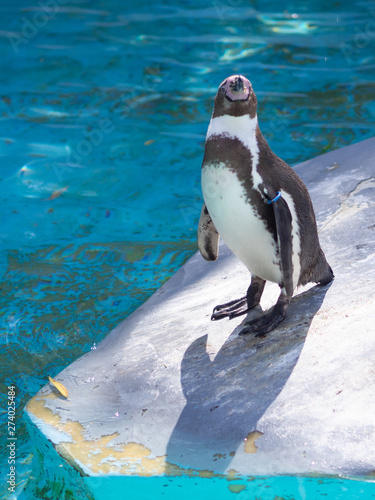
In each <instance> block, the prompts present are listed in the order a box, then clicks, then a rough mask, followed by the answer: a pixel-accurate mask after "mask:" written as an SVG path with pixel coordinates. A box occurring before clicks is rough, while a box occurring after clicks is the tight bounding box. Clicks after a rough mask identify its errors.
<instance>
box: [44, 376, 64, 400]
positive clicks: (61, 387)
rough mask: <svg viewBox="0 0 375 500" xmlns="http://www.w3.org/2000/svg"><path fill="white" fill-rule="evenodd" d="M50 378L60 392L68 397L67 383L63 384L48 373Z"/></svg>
mask: <svg viewBox="0 0 375 500" xmlns="http://www.w3.org/2000/svg"><path fill="white" fill-rule="evenodd" d="M48 379H49V381H50V382H51V384H52V385H54V386H55V387H56V389H57V390H58V391H59V393H60V394H62V395H63V396H64V398H67V397H68V390H67V388H66V387H65V385H63V384H62V383H61V382H58V381H57V380H54V379H53V378H52V377H50V376H49V375H48Z"/></svg>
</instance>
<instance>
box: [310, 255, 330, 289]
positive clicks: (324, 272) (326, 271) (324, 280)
mask: <svg viewBox="0 0 375 500" xmlns="http://www.w3.org/2000/svg"><path fill="white" fill-rule="evenodd" d="M334 277H335V275H334V274H333V271H332V268H331V266H330V265H329V264H328V262H327V259H326V257H325V255H324V253H323V250H321V251H320V255H319V259H318V263H317V265H316V267H315V269H314V273H313V276H312V280H311V281H314V282H315V283H319V285H322V286H323V285H328V283H331V281H332V280H333V278H334Z"/></svg>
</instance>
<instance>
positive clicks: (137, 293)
mask: <svg viewBox="0 0 375 500" xmlns="http://www.w3.org/2000/svg"><path fill="white" fill-rule="evenodd" d="M9 4H10V2H9V1H5V0H0V55H1V76H0V155H1V163H0V196H1V226H0V241H1V252H0V274H1V291H0V314H1V316H0V328H1V330H0V342H1V353H2V355H1V364H0V368H1V377H0V382H1V395H2V399H1V403H2V404H1V408H2V409H3V413H1V419H2V424H5V425H6V422H7V414H6V408H7V406H6V400H7V387H8V386H9V385H14V386H15V387H16V403H17V406H16V414H17V420H16V425H17V427H16V432H17V438H18V441H17V483H18V489H17V495H16V497H18V498H22V499H23V500H31V499H34V498H48V499H57V498H81V496H82V498H85V493H84V491H86V490H85V488H84V486H82V488H83V489H82V491H83V493H82V492H81V489H80V488H81V487H80V486H78V484H77V485H75V481H76V478H75V479H74V481H73V482H72V484H73V486H72V488H77V489H76V490H74V489H73V490H71V489H69V488H68V489H67V488H65V487H63V486H61V485H63V484H64V483H66V481H67V476H68V475H69V474H71V472H68V471H67V470H65V468H64V466H63V467H60V465H62V464H61V463H59V462H58V461H57V459H54V458H53V454H52V455H51V457H50V460H49V461H48V466H47V465H46V463H47V462H46V461H45V462H43V458H42V455H41V452H40V450H38V449H35V447H34V446H33V444H32V442H31V439H30V437H29V434H28V432H27V430H26V424H25V420H24V417H23V416H22V408H23V407H24V405H25V404H26V402H27V401H28V400H29V398H30V397H31V396H33V395H34V394H35V393H36V392H37V391H38V390H39V389H40V388H41V387H42V386H43V385H44V384H45V383H46V379H47V376H48V375H52V376H54V375H56V374H57V373H58V372H59V371H61V370H62V369H63V368H64V367H65V366H66V365H68V364H70V363H71V362H72V361H74V360H75V359H76V358H77V357H79V356H81V355H82V354H84V353H85V352H87V351H89V350H90V349H92V348H93V347H95V344H97V343H98V342H99V341H100V340H101V339H102V338H103V337H104V336H105V335H106V334H107V333H108V331H109V330H110V329H111V328H113V327H114V326H116V325H117V324H118V323H119V322H120V321H121V320H123V319H124V318H125V317H126V316H128V315H129V314H130V313H131V312H132V311H133V310H134V309H135V308H137V307H138V306H139V305H140V304H141V303H142V302H144V300H145V299H146V298H147V297H149V296H150V295H151V294H152V293H153V292H154V291H155V290H156V289H157V288H159V286H160V285H161V284H162V283H163V282H164V281H165V280H166V279H167V278H168V277H169V276H170V275H171V274H173V272H174V271H175V270H176V269H177V268H178V267H179V266H180V265H181V264H182V263H183V262H184V261H185V260H186V259H187V258H188V257H189V256H190V255H192V253H193V252H194V251H195V249H196V242H195V234H196V226H197V222H198V217H199V212H200V205H201V193H200V185H199V180H200V164H201V160H202V155H203V147H204V137H205V132H206V129H207V125H208V121H209V117H210V113H211V110H212V100H213V96H214V94H215V92H216V88H217V86H218V85H219V83H220V82H221V81H222V80H223V79H224V78H225V77H227V76H228V75H230V74H233V73H243V74H244V75H246V76H247V77H248V78H250V79H251V81H252V83H253V87H254V89H255V91H256V93H257V96H258V101H259V121H260V126H261V128H262V130H263V133H264V135H265V136H266V138H267V139H268V141H269V143H270V145H271V147H272V148H273V150H274V151H275V152H276V153H277V154H278V155H279V156H281V157H283V158H284V159H285V160H286V161H288V162H289V163H291V164H295V163H297V162H300V161H303V160H306V159H308V158H310V157H312V156H315V155H317V154H321V153H323V152H326V151H329V150H331V149H335V148H339V147H342V146H345V145H349V144H351V143H354V142H358V141H360V140H362V139H366V138H368V137H371V136H374V135H375V120H374V115H375V86H374V80H375V71H374V70H375V6H374V3H373V2H372V1H371V2H370V1H359V0H355V1H343V2H321V1H314V0H307V1H305V2H303V3H302V2H283V3H282V7H280V5H281V4H280V2H276V1H273V2H272V1H264V2H260V1H253V2H245V1H244V0H214V1H212V2H207V3H205V4H203V5H202V3H201V2H197V1H196V0H194V1H193V0H191V1H183V2H179V3H176V2H172V1H156V2H152V3H151V2H146V1H139V0H138V1H137V2H125V1H123V0H121V1H120V0H101V1H100V0H92V1H88V0H87V1H86V0H59V1H58V0H49V1H47V0H45V1H43V0H40V1H38V2H31V0H30V1H27V0H14V1H13V2H12V3H11V6H9ZM4 428H5V427H4ZM2 436H3V437H4V433H2ZM1 453H2V462H3V460H4V461H6V460H7V457H8V449H7V448H6V442H5V441H4V440H3V441H2V443H1ZM8 470H9V469H8V466H6V467H5V468H3V470H2V478H3V479H4V478H5V474H6V473H7V472H8ZM73 475H74V474H73ZM294 480H295V478H294V479H293V478H291V479H290V482H289V483H288V481H289V480H287V479H285V480H284V479H281V478H279V479H277V478H276V479H275V478H268V479H267V481H268V482H269V484H270V486H269V488H268V489H267V491H268V493H265V492H264V491H263V490H262V489H261V487H260V483H259V490H255V492H254V491H253V490H250V489H249V488H248V489H247V490H244V491H243V492H241V493H240V494H239V496H240V497H242V498H253V497H254V495H256V491H258V493H259V494H257V496H258V498H260V499H263V500H264V499H266V498H271V497H272V498H274V497H275V496H276V495H279V496H284V497H285V498H289V497H290V496H289V497H288V496H287V495H288V493H286V492H287V491H288V484H289V485H290V492H291V493H290V495H292V496H293V495H294V496H293V498H304V497H303V495H302V493H298V491H299V490H296V491H297V493H296V492H295V490H293V488H292V483H293V481H294ZM299 480H300V481H302V483H301V484H305V483H304V481H307V482H306V484H307V483H308V482H309V481H310V483H309V484H311V481H312V480H309V479H305V480H304V479H303V478H302V479H301V478H299ZM278 481H279V482H278ZM282 481H284V483H283V482H282ZM340 481H341V482H340ZM263 483H264V482H263ZM263 483H262V484H263ZM4 484H5V482H4V481H3V482H2V488H3V489H2V490H0V492H1V494H2V493H4V494H6V487H5V486H4ZM113 484H114V483H113ZM186 484H187V483H186ZM254 484H258V483H254ZM74 485H75V486H74ZM137 487H139V488H142V492H143V494H144V495H145V498H148V496H147V488H150V490H149V491H150V492H153V491H154V490H153V486H152V485H151V483H144V484H143V486H137ZM177 487H178V486H176V488H177ZM206 487H208V488H212V492H214V491H215V492H216V490H215V488H216V486H214V484H213V483H212V485H211V486H205V488H206ZM257 487H258V486H257ZM369 487H372V485H371V484H368V483H366V482H364V481H355V482H349V483H347V482H344V481H343V480H339V481H338V482H337V481H334V480H333V479H332V480H327V481H323V482H321V487H320V489H319V493H314V494H311V495H312V496H311V495H310V493H309V495H310V496H308V498H310V497H311V498H317V495H318V494H319V495H325V494H330V493H332V492H333V491H336V490H334V488H341V489H340V492H341V493H340V494H341V495H342V496H341V497H339V496H337V498H357V497H358V498H359V497H360V495H361V494H362V493H361V492H362V491H365V490H366V491H368V488H369ZM129 488H130V485H129ZM185 488H187V486H185ZM278 488H279V489H278ZM282 488H283V489H282ZM345 488H346V489H345ZM348 488H349V489H348ZM62 491H63V493H62ZM72 491H73V492H72ZM129 491H130V490H129ZM225 491H226V492H227V484H226V485H225ZM250 491H251V492H250ZM270 491H271V492H272V494H270V493H269V492H270ZM278 491H283V493H282V494H281V493H278ZM301 491H302V490H301ZM306 491H309V490H306ZM337 491H339V490H337ZM345 491H350V493H345ZM231 494H232V493H231ZM334 494H336V493H334ZM337 494H338V493H337ZM80 495H81V496H80ZM129 495H130V493H129ZM150 495H151V493H150ZM160 495H161V494H160ZM212 495H214V493H212ZM232 495H233V494H232ZM246 495H247V496H246ZM267 495H268V496H267ZM272 495H273V496H272ZM298 495H300V496H298ZM314 495H315V496H314ZM355 495H357V497H356V496H355ZM331 497H332V498H333V497H334V495H333V494H332V495H331ZM129 498H130V496H129ZM163 498H164V496H163ZM181 498H182V497H181ZM204 498H208V497H207V496H205V497H204ZM215 498H218V494H217V493H215ZM361 498H370V497H369V496H367V497H363V496H362V497H361Z"/></svg>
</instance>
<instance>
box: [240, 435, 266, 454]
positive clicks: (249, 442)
mask: <svg viewBox="0 0 375 500" xmlns="http://www.w3.org/2000/svg"><path fill="white" fill-rule="evenodd" d="M260 436H263V432H260V431H252V432H250V433H249V434H248V435H247V436H246V438H245V449H244V451H245V453H256V452H257V449H258V447H257V445H256V444H255V440H256V439H258V438H260Z"/></svg>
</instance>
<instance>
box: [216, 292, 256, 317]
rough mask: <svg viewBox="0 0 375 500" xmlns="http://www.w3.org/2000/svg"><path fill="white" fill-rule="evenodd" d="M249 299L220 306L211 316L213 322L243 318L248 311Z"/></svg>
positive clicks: (241, 299) (243, 298)
mask: <svg viewBox="0 0 375 500" xmlns="http://www.w3.org/2000/svg"><path fill="white" fill-rule="evenodd" d="M248 310H249V309H248V305H247V298H246V297H242V298H240V299H237V300H231V301H230V302H227V303H226V304H219V305H218V306H216V307H214V310H213V311H212V315H211V321H217V320H219V319H223V318H229V319H232V318H235V317H236V316H241V315H242V314H246V313H247V311H248Z"/></svg>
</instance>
